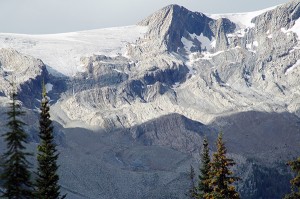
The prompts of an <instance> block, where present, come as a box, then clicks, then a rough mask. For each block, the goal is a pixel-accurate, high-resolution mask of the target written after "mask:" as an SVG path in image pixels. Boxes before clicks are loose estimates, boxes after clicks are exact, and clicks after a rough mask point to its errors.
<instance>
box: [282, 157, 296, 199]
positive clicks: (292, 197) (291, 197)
mask: <svg viewBox="0 0 300 199" xmlns="http://www.w3.org/2000/svg"><path fill="white" fill-rule="evenodd" d="M288 165H289V166H290V167H291V169H292V171H294V172H295V174H296V175H295V177H294V178H293V179H292V180H291V185H292V193H290V194H287V195H286V196H285V197H284V198H285V199H299V198H300V157H299V158H298V159H296V160H294V161H290V162H289V163H288Z"/></svg>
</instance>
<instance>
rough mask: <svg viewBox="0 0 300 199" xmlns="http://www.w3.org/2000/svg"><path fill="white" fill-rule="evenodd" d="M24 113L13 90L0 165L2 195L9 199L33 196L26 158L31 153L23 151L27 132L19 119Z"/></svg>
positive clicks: (22, 198)
mask: <svg viewBox="0 0 300 199" xmlns="http://www.w3.org/2000/svg"><path fill="white" fill-rule="evenodd" d="M24 114H25V112H23V111H22V110H21V106H20V105H19V104H18V103H17V94H16V92H15V91H13V93H12V102H11V103H10V110H9V111H8V112H7V115H8V119H9V121H8V123H7V127H8V129H9V130H8V132H7V133H5V134H4V135H3V137H4V140H5V142H6V144H7V150H6V152H5V153H4V154H3V160H2V161H3V163H2V165H1V166H2V169H3V173H2V174H1V179H2V180H3V181H4V184H3V188H4V193H3V194H2V197H5V198H9V199H27V198H32V196H33V191H32V183H31V181H30V176H31V174H30V171H29V168H30V163H29V162H28V161H27V159H26V158H27V157H28V156H30V155H31V154H30V153H27V152H25V149H26V148H25V144H26V143H27V134H26V133H25V132H24V130H23V126H24V125H25V123H24V122H22V121H21V120H20V119H19V117H20V116H22V115H24Z"/></svg>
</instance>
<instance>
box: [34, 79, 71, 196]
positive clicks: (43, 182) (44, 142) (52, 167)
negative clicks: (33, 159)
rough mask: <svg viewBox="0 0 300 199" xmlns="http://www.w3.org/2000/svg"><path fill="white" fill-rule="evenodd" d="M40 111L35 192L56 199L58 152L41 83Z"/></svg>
mask: <svg viewBox="0 0 300 199" xmlns="http://www.w3.org/2000/svg"><path fill="white" fill-rule="evenodd" d="M40 110H41V113H40V132H39V137H40V144H39V146H38V156H37V160H38V173H37V180H36V186H37V192H36V197H37V198H39V199H58V198H64V197H65V196H63V197H60V186H59V184H58V181H59V176H58V174H57V170H58V165H57V163H56V162H57V159H58V155H59V154H58V152H57V150H56V144H55V143H54V136H53V126H52V121H51V120H50V114H49V110H50V107H49V100H48V97H47V95H46V89H45V85H44V83H43V92H42V101H41V108H40Z"/></svg>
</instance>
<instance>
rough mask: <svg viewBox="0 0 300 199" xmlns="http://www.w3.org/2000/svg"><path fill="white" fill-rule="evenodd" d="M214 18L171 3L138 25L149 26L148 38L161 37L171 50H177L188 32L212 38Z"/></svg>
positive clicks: (181, 45)
mask: <svg viewBox="0 0 300 199" xmlns="http://www.w3.org/2000/svg"><path fill="white" fill-rule="evenodd" d="M213 23H214V20H213V19H211V18H209V17H207V16H206V15H204V14H203V13H200V12H192V11H189V10H188V9H186V8H184V7H182V6H178V5H169V6H167V7H164V8H163V9H161V10H159V11H157V12H155V13H154V14H153V15H151V16H149V17H148V18H146V19H145V20H143V21H141V22H140V23H139V24H138V25H143V26H148V27H149V31H148V33H147V36H148V38H155V39H157V38H159V39H160V41H161V42H162V43H163V44H165V47H166V48H167V50H169V51H177V49H178V47H179V48H182V47H183V45H184V44H183V43H182V41H181V38H182V37H185V36H186V35H187V34H195V35H198V36H199V35H200V34H203V35H204V36H206V37H208V38H209V39H211V38H212V37H213V36H214V34H213V32H212V30H211V28H210V26H211V25H213Z"/></svg>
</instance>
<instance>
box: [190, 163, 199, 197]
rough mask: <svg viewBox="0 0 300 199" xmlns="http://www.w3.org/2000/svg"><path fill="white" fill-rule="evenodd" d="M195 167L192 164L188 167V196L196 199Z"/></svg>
mask: <svg viewBox="0 0 300 199" xmlns="http://www.w3.org/2000/svg"><path fill="white" fill-rule="evenodd" d="M195 175H196V174H195V169H194V167H193V166H191V168H190V189H189V193H188V196H189V198H190V199H196V197H197V187H196V183H195Z"/></svg>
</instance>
